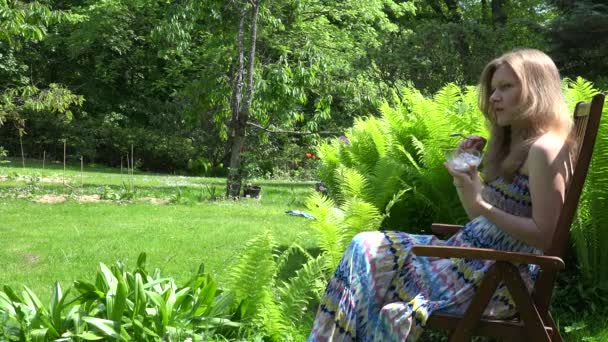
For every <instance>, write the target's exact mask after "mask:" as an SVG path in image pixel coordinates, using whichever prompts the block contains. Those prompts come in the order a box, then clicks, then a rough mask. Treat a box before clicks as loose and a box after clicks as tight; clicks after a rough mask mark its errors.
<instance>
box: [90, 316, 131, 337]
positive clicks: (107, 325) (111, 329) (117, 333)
mask: <svg viewBox="0 0 608 342" xmlns="http://www.w3.org/2000/svg"><path fill="white" fill-rule="evenodd" d="M83 320H84V321H85V322H87V323H88V324H89V325H90V326H91V327H93V328H95V329H96V330H98V331H99V332H100V333H102V334H104V335H105V336H107V337H112V338H115V339H117V340H120V341H128V340H130V339H131V338H130V337H129V335H127V333H126V332H125V331H124V330H123V329H121V327H120V324H119V322H114V321H111V320H108V319H102V318H97V317H84V318H83Z"/></svg>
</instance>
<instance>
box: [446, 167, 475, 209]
mask: <svg viewBox="0 0 608 342" xmlns="http://www.w3.org/2000/svg"><path fill="white" fill-rule="evenodd" d="M444 165H445V167H446V169H448V172H449V173H450V175H452V177H454V186H456V187H457V188H458V190H459V191H460V193H461V201H462V202H463V203H462V205H463V206H465V207H466V208H469V209H472V210H473V211H476V212H477V211H478V210H477V209H478V208H480V207H481V206H482V202H483V199H482V198H481V189H482V188H483V186H482V184H481V179H480V178H479V173H478V172H477V166H471V167H470V168H469V170H468V171H458V170H455V169H453V168H452V167H451V166H450V164H449V163H448V162H445V163H444Z"/></svg>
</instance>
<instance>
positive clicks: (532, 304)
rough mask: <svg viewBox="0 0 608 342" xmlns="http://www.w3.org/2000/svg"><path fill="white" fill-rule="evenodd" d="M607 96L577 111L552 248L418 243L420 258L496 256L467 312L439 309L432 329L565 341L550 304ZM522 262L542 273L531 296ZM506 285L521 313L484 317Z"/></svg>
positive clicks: (445, 229)
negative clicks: (539, 251)
mask: <svg viewBox="0 0 608 342" xmlns="http://www.w3.org/2000/svg"><path fill="white" fill-rule="evenodd" d="M603 105H604V94H598V95H596V96H594V97H593V100H592V101H591V102H590V103H589V102H580V103H578V104H577V105H576V108H575V110H574V129H575V132H576V140H577V143H578V148H579V153H578V154H577V156H578V157H577V161H576V163H575V168H574V173H573V175H572V179H571V181H570V183H569V185H568V188H567V189H566V197H565V201H564V205H563V208H562V211H561V213H560V217H559V220H558V223H557V227H556V230H555V235H554V237H553V241H552V244H551V247H550V249H549V250H548V251H547V252H546V253H545V254H544V255H542V256H541V255H535V254H527V253H516V252H502V251H497V250H493V249H483V248H466V247H445V246H414V247H413V248H412V251H413V252H414V253H415V254H416V255H418V256H428V257H440V258H467V259H483V260H494V261H496V262H495V263H494V265H493V266H492V267H491V268H490V269H489V270H488V273H487V274H486V275H485V276H484V278H483V279H482V281H481V284H480V286H479V288H478V289H477V292H476V294H475V297H474V298H473V301H472V303H471V305H470V306H469V308H468V309H467V311H466V312H465V313H464V314H463V315H452V314H446V313H442V312H440V311H439V312H435V313H433V314H432V315H431V316H430V317H429V319H428V321H427V327H429V328H440V329H448V330H451V335H450V341H468V340H469V339H470V338H471V336H473V335H481V336H489V337H494V338H499V339H505V340H513V341H515V340H519V341H534V342H537V341H562V337H561V335H560V333H559V329H558V327H557V326H556V324H555V321H554V320H553V318H552V317H551V313H550V312H549V304H550V302H551V295H552V293H553V287H554V285H555V281H556V278H557V273H558V271H561V270H563V269H564V267H565V266H564V262H563V261H562V259H561V257H562V256H563V255H564V252H565V250H566V248H567V244H568V238H569V232H570V225H571V224H572V220H573V219H574V215H575V213H576V208H577V206H578V200H579V197H580V195H581V191H582V189H583V185H584V183H585V178H586V176H587V170H588V168H589V163H590V161H591V154H592V152H593V146H594V144H595V138H596V136H597V132H598V129H599V124H600V117H601V114H602V108H603ZM460 228H461V226H456V225H446V224H433V226H432V229H433V232H435V233H436V234H446V233H452V234H453V233H455V232H457V231H458V229H460ZM518 264H535V265H538V266H539V267H540V273H539V276H538V278H537V280H536V283H535V285H534V289H533V291H532V293H531V294H530V293H529V292H528V290H527V288H526V286H525V284H524V282H523V280H522V278H521V275H520V273H519V270H518V268H517V265H518ZM501 282H502V283H504V284H505V285H506V286H507V289H508V290H509V293H510V294H511V297H512V298H513V301H514V302H515V305H516V307H517V311H518V314H517V315H516V316H515V317H513V318H510V319H488V318H484V317H482V315H483V312H484V310H485V308H486V307H487V305H488V302H489V301H490V299H491V298H492V295H493V294H494V292H495V290H496V289H497V287H498V286H499V284H500V283H501Z"/></svg>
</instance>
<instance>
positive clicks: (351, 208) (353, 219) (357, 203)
mask: <svg viewBox="0 0 608 342" xmlns="http://www.w3.org/2000/svg"><path fill="white" fill-rule="evenodd" d="M343 209H344V223H345V225H344V234H343V239H344V245H346V244H348V242H349V241H350V240H351V239H352V238H353V237H354V236H355V235H357V234H358V233H360V232H363V231H370V230H378V228H380V225H381V224H382V219H383V216H382V214H381V213H380V210H379V209H378V207H376V206H374V205H372V204H371V203H368V202H366V201H364V200H362V199H360V198H357V197H354V198H351V199H349V200H348V201H346V202H345V203H344V205H343Z"/></svg>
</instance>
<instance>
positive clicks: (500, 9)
mask: <svg viewBox="0 0 608 342" xmlns="http://www.w3.org/2000/svg"><path fill="white" fill-rule="evenodd" d="M506 4H507V0H492V26H494V27H496V26H499V27H503V26H505V24H506V23H507V13H506V12H505V5H506Z"/></svg>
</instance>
